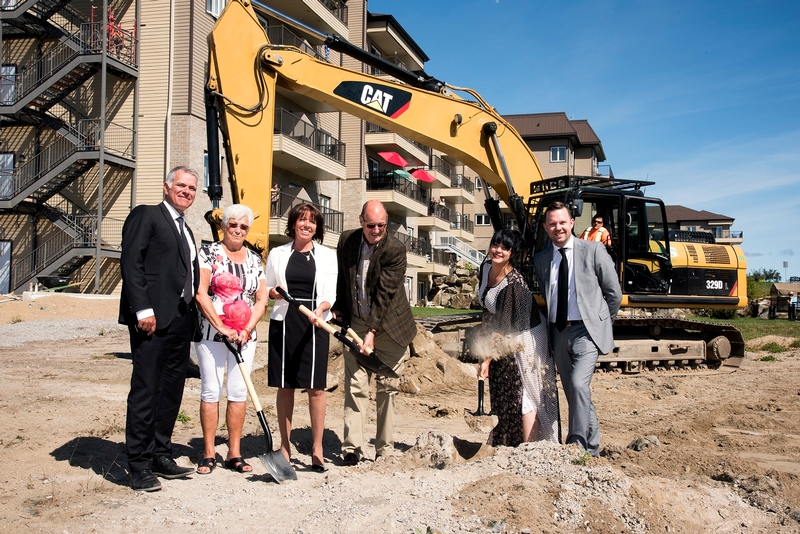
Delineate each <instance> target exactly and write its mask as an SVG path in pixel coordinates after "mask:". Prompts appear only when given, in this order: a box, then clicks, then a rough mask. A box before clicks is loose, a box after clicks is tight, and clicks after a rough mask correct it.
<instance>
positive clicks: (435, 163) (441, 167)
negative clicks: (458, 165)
mask: <svg viewBox="0 0 800 534" xmlns="http://www.w3.org/2000/svg"><path fill="white" fill-rule="evenodd" d="M431 170H434V171H437V172H440V173H442V174H444V175H445V176H447V177H448V178H449V177H452V176H454V175H455V172H453V166H452V165H450V164H449V163H447V162H446V161H445V160H443V159H442V158H440V157H439V156H433V157H432V158H431Z"/></svg>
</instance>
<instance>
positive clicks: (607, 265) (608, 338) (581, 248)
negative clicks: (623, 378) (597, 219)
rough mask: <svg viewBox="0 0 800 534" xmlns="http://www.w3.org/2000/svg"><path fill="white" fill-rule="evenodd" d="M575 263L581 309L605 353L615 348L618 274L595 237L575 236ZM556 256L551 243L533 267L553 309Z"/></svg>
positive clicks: (576, 289) (589, 328)
mask: <svg viewBox="0 0 800 534" xmlns="http://www.w3.org/2000/svg"><path fill="white" fill-rule="evenodd" d="M572 240H573V241H572V243H573V247H574V249H573V251H572V256H573V261H574V262H575V265H574V266H573V268H574V270H575V291H576V293H577V296H578V309H579V310H580V311H581V318H582V319H583V324H584V326H585V327H586V330H587V331H588V332H589V335H590V336H591V337H592V341H594V343H595V345H597V348H598V349H600V352H602V353H603V354H608V353H610V352H611V351H612V350H613V349H614V332H613V330H612V323H613V320H614V318H615V317H616V316H617V312H618V311H619V305H620V301H621V299H622V290H621V289H620V285H619V277H618V276H617V271H616V269H615V267H614V262H613V261H611V256H609V255H608V252H607V251H606V248H605V247H604V246H603V245H602V244H600V243H595V242H594V241H586V240H583V239H578V238H577V237H574V236H573V238H572ZM552 260H553V246H552V245H550V244H548V246H546V247H545V248H544V249H543V250H542V251H540V252H539V253H537V254H536V256H535V257H534V260H533V261H534V268H535V269H536V278H538V280H539V286H540V287H541V288H542V295H544V298H545V301H546V302H547V309H548V310H549V309H550V296H551V289H550V264H551V262H552Z"/></svg>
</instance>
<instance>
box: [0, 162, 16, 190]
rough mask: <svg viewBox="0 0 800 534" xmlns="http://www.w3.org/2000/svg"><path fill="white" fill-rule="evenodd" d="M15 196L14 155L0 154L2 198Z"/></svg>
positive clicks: (0, 188)
mask: <svg viewBox="0 0 800 534" xmlns="http://www.w3.org/2000/svg"><path fill="white" fill-rule="evenodd" d="M12 196H14V153H13V152H0V198H2V199H9V198H11V197H12Z"/></svg>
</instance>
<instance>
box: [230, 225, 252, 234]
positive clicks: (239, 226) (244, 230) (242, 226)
mask: <svg viewBox="0 0 800 534" xmlns="http://www.w3.org/2000/svg"><path fill="white" fill-rule="evenodd" d="M228 228H229V229H230V230H236V229H237V228H241V229H242V232H246V231H248V230H249V229H250V227H249V226H247V225H246V224H239V223H228Z"/></svg>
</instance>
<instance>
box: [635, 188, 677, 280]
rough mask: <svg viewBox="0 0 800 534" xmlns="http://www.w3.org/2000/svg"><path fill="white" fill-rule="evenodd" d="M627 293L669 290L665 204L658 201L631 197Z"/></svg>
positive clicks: (669, 266) (669, 268) (669, 267)
mask: <svg viewBox="0 0 800 534" xmlns="http://www.w3.org/2000/svg"><path fill="white" fill-rule="evenodd" d="M623 220H624V223H625V228H624V231H623V236H624V241H625V243H624V250H625V256H626V257H625V258H624V260H623V261H624V276H623V291H624V292H625V293H666V292H667V291H668V290H669V282H670V270H671V265H670V259H669V252H668V251H669V248H668V243H667V241H666V239H667V238H666V223H665V218H664V207H663V204H661V203H660V202H658V201H651V200H646V199H642V198H627V199H626V202H625V213H624V219H623Z"/></svg>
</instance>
